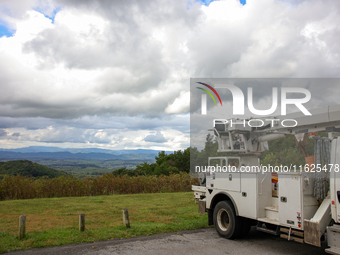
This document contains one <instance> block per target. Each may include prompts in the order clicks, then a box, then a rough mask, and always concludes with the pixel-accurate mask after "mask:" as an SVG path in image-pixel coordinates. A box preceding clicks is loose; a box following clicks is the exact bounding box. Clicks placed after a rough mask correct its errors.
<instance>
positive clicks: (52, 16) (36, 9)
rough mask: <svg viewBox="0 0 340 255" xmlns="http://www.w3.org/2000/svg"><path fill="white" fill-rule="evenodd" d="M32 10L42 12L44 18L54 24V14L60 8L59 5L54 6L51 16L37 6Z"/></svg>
mask: <svg viewBox="0 0 340 255" xmlns="http://www.w3.org/2000/svg"><path fill="white" fill-rule="evenodd" d="M34 10H35V11H37V12H40V13H41V14H43V15H44V16H45V17H46V18H48V19H50V20H52V24H54V18H55V15H56V14H57V13H58V12H59V11H60V10H61V8H60V7H57V8H55V9H54V10H53V13H52V15H51V16H49V15H47V14H45V13H44V11H43V10H42V9H40V8H39V7H37V8H34Z"/></svg>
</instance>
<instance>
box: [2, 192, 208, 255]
mask: <svg viewBox="0 0 340 255" xmlns="http://www.w3.org/2000/svg"><path fill="white" fill-rule="evenodd" d="M122 209H128V210H129V216H130V222H131V228H130V229H126V228H125V226H123V220H122ZM80 213H84V214H85V215H86V216H85V219H86V223H85V225H86V230H85V231H84V232H79V230H78V217H79V214H80ZM20 215H26V237H25V238H24V239H22V240H19V239H18V222H19V216H20ZM207 226H208V225H207V216H201V215H200V214H198V205H197V204H195V202H194V199H193V193H192V192H182V193H153V194H134V195H111V196H95V197H71V198H46V199H45V198H43V199H27V200H10V201H1V202H0V253H3V252H7V251H12V250H18V249H27V248H38V247H45V246H54V245H62V244H70V243H80V242H93V241H97V240H107V239H111V238H128V237H134V236H142V235H152V234H158V233H166V232H173V231H179V230H189V229H197V228H204V227H207Z"/></svg>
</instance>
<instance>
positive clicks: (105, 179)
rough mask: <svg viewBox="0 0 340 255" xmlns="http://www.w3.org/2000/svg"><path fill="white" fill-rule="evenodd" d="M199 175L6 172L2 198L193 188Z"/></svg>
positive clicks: (0, 196)
mask: <svg viewBox="0 0 340 255" xmlns="http://www.w3.org/2000/svg"><path fill="white" fill-rule="evenodd" d="M197 184H198V181H197V179H192V178H190V175H189V174H186V173H180V174H171V175H169V176H165V175H162V176H159V177H157V176H135V177H130V176H127V175H125V176H121V177H119V176H114V175H113V174H105V175H103V176H100V177H97V178H84V179H77V178H75V177H64V176H61V177H58V178H53V179H50V178H41V179H38V180H33V179H31V178H26V177H22V176H4V178H3V179H2V180H0V200H10V199H30V198H50V197H79V196H98V195H112V194H136V193H159V192H185V191H191V185H197Z"/></svg>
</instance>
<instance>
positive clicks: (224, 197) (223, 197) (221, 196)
mask: <svg viewBox="0 0 340 255" xmlns="http://www.w3.org/2000/svg"><path fill="white" fill-rule="evenodd" d="M220 201H231V203H232V204H233V206H234V209H235V213H236V215H237V216H238V210H237V206H236V204H235V201H234V200H233V199H232V198H231V197H230V196H229V195H228V194H226V193H219V194H216V195H215V196H214V198H213V199H212V201H211V204H210V210H212V211H213V210H214V208H215V206H216V205H217V203H218V202H220Z"/></svg>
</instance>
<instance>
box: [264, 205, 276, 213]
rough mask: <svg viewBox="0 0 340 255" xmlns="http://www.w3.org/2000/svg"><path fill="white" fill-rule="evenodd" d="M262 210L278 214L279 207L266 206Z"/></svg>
mask: <svg viewBox="0 0 340 255" xmlns="http://www.w3.org/2000/svg"><path fill="white" fill-rule="evenodd" d="M264 209H265V210H268V211H273V212H278V211H279V206H266V207H265V208H264Z"/></svg>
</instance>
